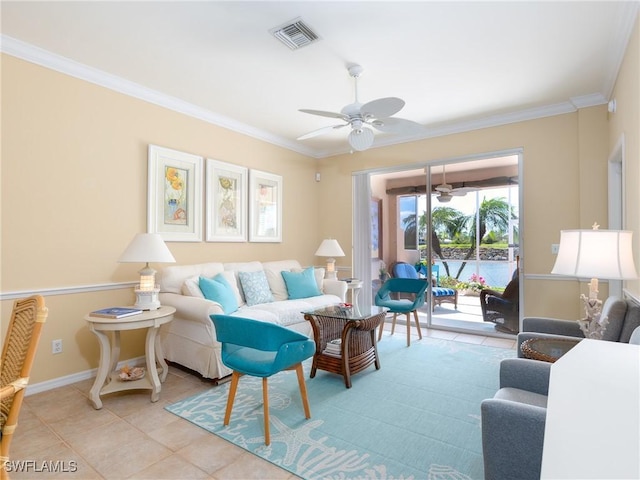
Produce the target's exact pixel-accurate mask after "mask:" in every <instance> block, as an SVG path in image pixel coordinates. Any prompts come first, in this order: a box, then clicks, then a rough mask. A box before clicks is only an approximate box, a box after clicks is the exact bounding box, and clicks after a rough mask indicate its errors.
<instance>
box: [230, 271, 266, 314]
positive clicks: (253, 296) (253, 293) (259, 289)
mask: <svg viewBox="0 0 640 480" xmlns="http://www.w3.org/2000/svg"><path fill="white" fill-rule="evenodd" d="M238 278H239V279H240V285H242V291H243V293H244V299H245V301H246V302H247V305H248V306H252V305H258V304H260V303H269V302H273V295H272V294H271V290H270V289H269V282H268V281H267V276H266V275H265V273H264V271H263V270H259V271H256V272H238Z"/></svg>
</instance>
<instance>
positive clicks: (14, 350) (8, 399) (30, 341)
mask: <svg viewBox="0 0 640 480" xmlns="http://www.w3.org/2000/svg"><path fill="white" fill-rule="evenodd" d="M47 313H48V310H47V307H45V305H44V299H43V298H42V297H41V296H39V295H36V296H33V297H29V298H25V299H21V300H17V301H16V302H15V303H14V305H13V312H12V313H11V320H10V321H9V327H8V329H7V334H6V337H5V340H4V346H3V348H2V358H1V362H2V363H0V461H1V462H2V463H1V468H0V478H8V477H7V473H6V470H5V464H6V462H8V461H9V446H10V444H11V440H12V438H13V432H14V431H15V429H16V426H17V424H18V415H19V414H20V407H21V406H22V399H23V397H24V393H25V389H26V387H27V384H28V383H29V374H30V372H31V366H32V365H33V359H34V357H35V356H36V350H37V348H38V340H39V339H40V333H41V331H42V326H43V324H44V322H45V321H46V320H47Z"/></svg>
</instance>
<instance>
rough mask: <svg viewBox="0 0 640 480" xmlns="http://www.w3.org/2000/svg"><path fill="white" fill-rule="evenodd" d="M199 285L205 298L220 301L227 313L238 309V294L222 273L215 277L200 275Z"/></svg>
mask: <svg viewBox="0 0 640 480" xmlns="http://www.w3.org/2000/svg"><path fill="white" fill-rule="evenodd" d="M198 285H199V287H200V290H202V293H203V295H204V298H206V299H207V300H212V301H214V302H217V303H219V304H220V306H221V307H222V311H223V312H224V313H225V314H226V315H228V314H230V313H233V312H235V311H236V310H238V301H237V299H236V295H235V293H234V292H233V289H232V288H231V285H229V282H227V280H226V279H225V278H224V276H223V275H222V274H218V275H216V276H215V277H213V278H205V277H200V279H199V282H198Z"/></svg>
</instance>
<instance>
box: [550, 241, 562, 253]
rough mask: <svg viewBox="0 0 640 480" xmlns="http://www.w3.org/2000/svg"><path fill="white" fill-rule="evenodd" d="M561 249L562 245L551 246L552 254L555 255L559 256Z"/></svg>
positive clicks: (553, 244) (554, 244)
mask: <svg viewBox="0 0 640 480" xmlns="http://www.w3.org/2000/svg"><path fill="white" fill-rule="evenodd" d="M559 249H560V244H558V243H552V244H551V253H552V254H553V255H557V254H558V250H559Z"/></svg>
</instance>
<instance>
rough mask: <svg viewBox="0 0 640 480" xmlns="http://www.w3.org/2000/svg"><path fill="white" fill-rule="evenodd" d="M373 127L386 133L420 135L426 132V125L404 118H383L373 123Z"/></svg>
mask: <svg viewBox="0 0 640 480" xmlns="http://www.w3.org/2000/svg"><path fill="white" fill-rule="evenodd" d="M371 125H372V126H373V127H375V128H377V129H378V130H380V131H381V132H385V133H405V134H408V135H410V134H415V135H417V134H420V133H424V132H425V131H426V129H425V127H424V125H420V124H419V123H417V122H414V121H412V120H406V119H404V118H382V119H380V120H375V121H373V122H371Z"/></svg>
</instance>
